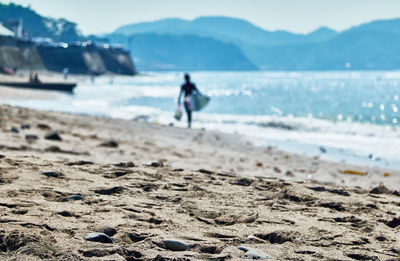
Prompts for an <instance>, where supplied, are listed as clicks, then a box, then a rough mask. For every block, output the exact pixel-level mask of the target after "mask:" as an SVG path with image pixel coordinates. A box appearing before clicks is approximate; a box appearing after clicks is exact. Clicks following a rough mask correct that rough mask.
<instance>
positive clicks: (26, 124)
mask: <svg viewBox="0 0 400 261" xmlns="http://www.w3.org/2000/svg"><path fill="white" fill-rule="evenodd" d="M30 128H31V125H30V124H28V123H22V124H21V129H22V130H25V129H30Z"/></svg>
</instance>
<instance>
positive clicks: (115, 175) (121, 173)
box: [103, 170, 132, 178]
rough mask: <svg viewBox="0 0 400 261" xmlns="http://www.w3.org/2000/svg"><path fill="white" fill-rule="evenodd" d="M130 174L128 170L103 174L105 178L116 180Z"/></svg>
mask: <svg viewBox="0 0 400 261" xmlns="http://www.w3.org/2000/svg"><path fill="white" fill-rule="evenodd" d="M130 173H132V171H130V170H119V171H111V172H110V171H107V172H105V173H104V175H103V176H104V177H105V178H118V177H122V176H125V175H128V174H130Z"/></svg>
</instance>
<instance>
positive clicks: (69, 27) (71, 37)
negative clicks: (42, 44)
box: [0, 3, 83, 42]
mask: <svg viewBox="0 0 400 261" xmlns="http://www.w3.org/2000/svg"><path fill="white" fill-rule="evenodd" d="M20 19H21V20H22V22H23V28H24V31H25V32H26V33H27V36H28V37H49V38H52V39H54V40H56V41H63V42H71V41H76V40H79V39H82V38H83V36H82V35H81V33H80V32H79V30H78V29H77V25H76V24H75V23H73V22H70V21H68V20H66V19H62V18H61V19H53V18H48V17H43V16H41V15H39V14H37V13H36V12H35V11H33V10H32V9H30V8H29V7H23V6H20V5H15V4H12V3H11V4H9V5H5V4H1V3H0V22H3V23H5V24H15V23H17V22H18V21H19V20H20Z"/></svg>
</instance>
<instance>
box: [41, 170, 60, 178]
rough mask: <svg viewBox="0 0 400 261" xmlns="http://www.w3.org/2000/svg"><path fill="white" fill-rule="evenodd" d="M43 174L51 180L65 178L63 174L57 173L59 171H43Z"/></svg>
mask: <svg viewBox="0 0 400 261" xmlns="http://www.w3.org/2000/svg"><path fill="white" fill-rule="evenodd" d="M42 174H43V175H45V176H47V177H49V178H50V177H52V178H61V177H64V174H62V173H61V172H57V171H43V172H42Z"/></svg>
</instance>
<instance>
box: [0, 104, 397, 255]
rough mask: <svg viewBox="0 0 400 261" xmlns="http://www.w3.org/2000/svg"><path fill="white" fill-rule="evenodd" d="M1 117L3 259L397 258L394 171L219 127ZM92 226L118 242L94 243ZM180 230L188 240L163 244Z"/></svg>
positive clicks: (47, 115)
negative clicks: (182, 246)
mask: <svg viewBox="0 0 400 261" xmlns="http://www.w3.org/2000/svg"><path fill="white" fill-rule="evenodd" d="M0 112H1V114H0V119H1V122H0V124H1V129H0V154H1V156H0V157H1V159H0V259H2V260H241V258H242V257H243V256H244V255H245V252H244V251H242V250H239V249H238V247H239V246H245V247H247V248H255V249H258V251H260V252H263V253H265V254H267V255H269V256H270V257H271V259H272V260H398V258H399V256H400V237H399V230H400V219H399V218H400V196H399V195H400V194H399V192H398V190H399V186H400V185H399V184H400V183H399V177H400V175H399V173H398V171H396V170H389V169H379V168H371V167H367V166H353V165H348V164H344V163H335V162H328V161H322V160H320V159H319V158H318V157H307V156H304V155H297V154H289V153H286V152H283V151H279V150H277V149H275V148H263V147H258V146H257V144H253V143H251V142H249V141H248V140H246V138H245V137H242V136H238V135H227V134H222V133H219V132H214V131H207V130H187V129H180V128H175V127H171V126H161V125H156V124H147V123H141V122H136V121H126V120H119V119H111V118H102V117H91V116H85V115H73V114H64V113H56V112H45V111H36V110H30V109H25V108H16V107H10V106H6V105H3V106H1V107H0ZM22 125H24V127H25V128H21V127H22ZM12 127H15V128H16V129H18V133H15V132H12V131H10V130H11V128H12ZM50 132H56V133H57V134H58V135H56V134H54V133H53V135H52V136H53V138H55V140H54V139H53V140H52V139H45V138H44V137H45V136H46V135H47V134H49V133H50ZM57 136H59V137H60V138H61V140H57V138H58V137H57ZM380 184H381V185H380ZM379 185H380V186H379ZM73 195H79V196H81V197H82V198H79V197H78V196H75V199H76V200H74V199H70V198H69V197H70V196H73ZM94 232H105V233H107V234H109V235H110V236H112V238H113V239H114V241H115V242H114V243H100V242H91V241H88V240H85V236H86V235H87V234H88V233H94ZM171 238H172V239H176V240H180V241H183V242H185V243H186V244H187V249H186V250H185V251H172V250H169V249H166V246H165V244H164V241H163V240H164V239H171ZM247 254H249V253H247Z"/></svg>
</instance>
